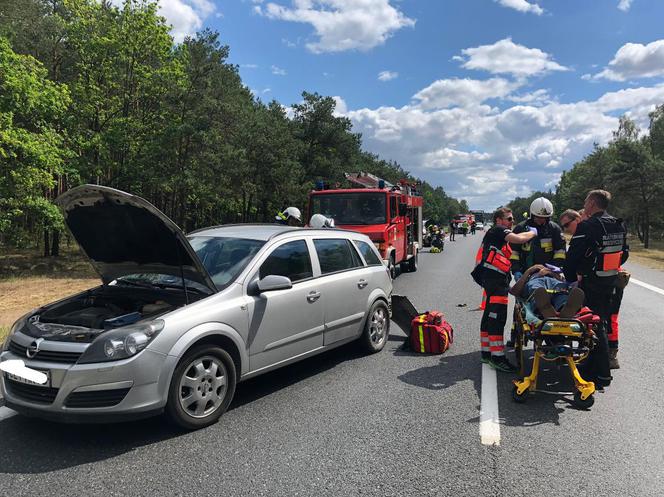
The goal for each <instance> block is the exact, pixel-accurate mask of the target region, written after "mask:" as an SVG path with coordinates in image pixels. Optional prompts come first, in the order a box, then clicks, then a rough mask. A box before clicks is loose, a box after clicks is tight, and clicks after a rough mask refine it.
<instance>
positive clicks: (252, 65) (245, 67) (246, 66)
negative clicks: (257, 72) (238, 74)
mask: <svg viewBox="0 0 664 497" xmlns="http://www.w3.org/2000/svg"><path fill="white" fill-rule="evenodd" d="M240 67H242V68H243V69H258V64H240Z"/></svg>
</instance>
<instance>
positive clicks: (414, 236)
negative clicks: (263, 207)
mask: <svg viewBox="0 0 664 497" xmlns="http://www.w3.org/2000/svg"><path fill="white" fill-rule="evenodd" d="M346 179H348V180H349V181H350V182H352V183H354V184H356V185H358V186H357V187H356V188H343V189H325V187H324V185H323V184H322V183H318V184H317V185H316V190H314V191H312V192H311V193H310V194H309V212H308V215H309V218H311V216H312V215H314V214H323V215H324V216H326V217H328V218H332V219H334V223H335V226H336V227H338V228H343V229H348V230H351V231H358V232H360V233H364V234H365V235H367V236H368V237H369V238H371V240H372V241H373V242H374V244H375V245H376V247H377V248H378V251H379V252H380V254H381V256H382V257H383V261H384V262H385V264H386V265H387V266H388V268H389V270H390V274H391V275H392V277H393V278H394V277H395V276H396V266H397V264H400V265H401V269H402V271H417V255H418V251H419V250H420V247H422V226H423V223H422V205H423V202H422V200H423V199H422V196H421V194H420V193H419V192H418V191H417V189H416V186H415V185H414V184H412V183H409V182H408V181H406V180H401V181H399V184H397V185H393V184H391V183H389V182H387V181H385V180H383V179H380V178H378V177H376V176H374V175H372V174H369V173H346Z"/></svg>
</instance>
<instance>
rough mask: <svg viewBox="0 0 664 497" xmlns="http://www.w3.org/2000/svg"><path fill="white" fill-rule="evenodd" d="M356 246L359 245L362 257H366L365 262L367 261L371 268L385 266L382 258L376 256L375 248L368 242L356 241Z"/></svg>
mask: <svg viewBox="0 0 664 497" xmlns="http://www.w3.org/2000/svg"><path fill="white" fill-rule="evenodd" d="M355 245H357V248H358V249H359V250H360V253H361V254H362V257H364V260H365V261H367V264H368V265H369V266H382V265H383V261H381V260H380V257H378V256H377V255H376V252H375V251H374V249H373V247H372V246H371V245H369V244H368V243H367V242H363V241H360V240H355Z"/></svg>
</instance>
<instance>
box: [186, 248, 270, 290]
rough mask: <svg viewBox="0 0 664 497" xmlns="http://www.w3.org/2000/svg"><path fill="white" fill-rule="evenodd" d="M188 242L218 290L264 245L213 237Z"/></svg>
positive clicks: (233, 277)
mask: <svg viewBox="0 0 664 497" xmlns="http://www.w3.org/2000/svg"><path fill="white" fill-rule="evenodd" d="M188 240H189V243H190V244H191V246H192V247H193V248H194V251H195V252H196V255H197V256H198V258H199V259H200V260H201V262H202V263H203V266H204V267H205V269H206V270H207V272H208V273H209V274H210V277H211V278H212V281H213V282H214V284H215V285H216V286H217V289H219V290H222V289H224V288H226V287H227V286H228V285H229V284H230V283H231V282H232V281H233V280H234V279H235V278H236V277H237V275H239V274H240V273H241V272H242V270H243V269H244V268H245V267H247V264H249V261H250V260H251V259H252V258H253V257H254V255H256V253H257V252H258V251H259V250H260V248H261V247H262V246H263V245H265V242H264V241H263V240H249V239H244V238H230V237H215V236H192V237H189V238H188Z"/></svg>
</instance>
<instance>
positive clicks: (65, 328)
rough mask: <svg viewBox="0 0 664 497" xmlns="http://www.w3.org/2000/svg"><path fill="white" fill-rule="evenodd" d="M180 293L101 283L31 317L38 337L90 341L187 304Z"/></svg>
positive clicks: (33, 332)
mask: <svg viewBox="0 0 664 497" xmlns="http://www.w3.org/2000/svg"><path fill="white" fill-rule="evenodd" d="M184 303H185V299H184V296H183V295H182V294H180V293H175V292H171V291H164V290H156V289H155V290H149V289H146V290H143V289H135V288H123V287H109V286H102V287H98V288H95V289H92V290H88V291H87V292H85V293H83V294H79V295H76V296H74V297H70V298H68V299H66V300H63V301H61V302H58V303H56V304H53V305H50V306H47V307H45V308H43V309H42V310H41V312H38V313H36V314H34V315H33V316H31V317H30V318H29V319H28V322H27V326H26V330H25V331H26V332H27V333H28V334H29V335H31V336H34V337H36V338H45V339H49V340H59V341H76V342H91V341H92V340H94V339H95V338H96V337H97V336H99V335H100V334H102V333H104V332H105V331H108V330H112V329H114V328H118V327H120V326H127V325H130V324H133V323H137V322H139V321H143V320H145V319H153V318H155V317H157V316H159V315H162V314H165V313H167V312H170V311H172V310H174V309H176V308H178V307H181V306H182V305H184Z"/></svg>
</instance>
